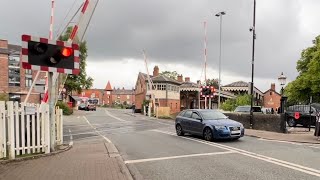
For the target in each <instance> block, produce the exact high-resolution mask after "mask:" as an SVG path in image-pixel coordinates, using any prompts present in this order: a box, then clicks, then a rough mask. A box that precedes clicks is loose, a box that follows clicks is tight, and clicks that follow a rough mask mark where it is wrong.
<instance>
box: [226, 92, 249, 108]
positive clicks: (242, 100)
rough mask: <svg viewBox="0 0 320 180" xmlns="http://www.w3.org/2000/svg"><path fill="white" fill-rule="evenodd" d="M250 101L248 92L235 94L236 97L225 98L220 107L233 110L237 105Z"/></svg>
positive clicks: (246, 103) (243, 104) (247, 103)
mask: <svg viewBox="0 0 320 180" xmlns="http://www.w3.org/2000/svg"><path fill="white" fill-rule="evenodd" d="M250 103H251V96H250V95H249V94H244V95H240V96H237V98H236V99H227V100H226V101H225V102H224V103H222V104H221V109H223V110H224V111H234V110H235V109H236V107H237V106H245V105H249V104H250Z"/></svg>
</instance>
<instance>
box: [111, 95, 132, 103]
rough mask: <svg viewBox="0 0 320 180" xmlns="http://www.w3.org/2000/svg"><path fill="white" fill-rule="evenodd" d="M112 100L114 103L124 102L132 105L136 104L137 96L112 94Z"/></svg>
mask: <svg viewBox="0 0 320 180" xmlns="http://www.w3.org/2000/svg"><path fill="white" fill-rule="evenodd" d="M112 100H113V102H115V101H120V103H121V104H122V103H123V102H125V101H126V102H127V103H129V104H132V102H135V95H134V94H119V95H117V94H113V93H112Z"/></svg>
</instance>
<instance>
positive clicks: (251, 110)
mask: <svg viewBox="0 0 320 180" xmlns="http://www.w3.org/2000/svg"><path fill="white" fill-rule="evenodd" d="M249 30H250V31H251V32H252V61H251V86H250V91H251V92H250V95H251V107H250V128H252V126H253V108H252V107H253V98H254V97H253V87H254V85H253V77H254V48H255V40H256V0H254V1H253V26H252V27H251V28H250V29H249Z"/></svg>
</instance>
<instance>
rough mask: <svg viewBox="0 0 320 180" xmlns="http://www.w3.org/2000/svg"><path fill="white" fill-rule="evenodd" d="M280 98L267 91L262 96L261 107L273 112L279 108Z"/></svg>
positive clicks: (274, 93) (276, 94)
mask: <svg viewBox="0 0 320 180" xmlns="http://www.w3.org/2000/svg"><path fill="white" fill-rule="evenodd" d="M280 99H281V96H280V95H279V94H278V93H276V92H275V91H273V90H269V91H267V92H266V93H265V94H264V97H263V102H264V104H263V106H264V107H266V108H273V110H274V111H276V109H278V108H279V107H280Z"/></svg>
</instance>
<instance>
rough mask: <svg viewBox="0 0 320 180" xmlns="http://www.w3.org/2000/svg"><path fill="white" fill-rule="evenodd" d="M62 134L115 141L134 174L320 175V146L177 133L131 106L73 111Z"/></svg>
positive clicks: (161, 176)
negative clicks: (178, 134) (122, 108)
mask: <svg viewBox="0 0 320 180" xmlns="http://www.w3.org/2000/svg"><path fill="white" fill-rule="evenodd" d="M64 134H65V137H64V140H65V141H66V142H69V141H74V142H77V143H86V142H87V141H91V140H95V139H96V138H103V139H105V140H106V141H111V142H113V143H114V144H115V146H116V147H117V148H118V150H119V151H120V154H121V156H122V158H123V159H124V161H125V163H126V164H127V166H128V168H129V170H130V172H131V174H133V176H134V177H135V178H136V179H174V180H178V179H192V180H193V179H201V180H202V179H228V180H230V179H254V180H256V179H263V180H264V179H270V180H274V179H290V180H294V179H297V180H301V179H320V146H317V145H308V144H299V143H287V142H278V141H270V140H264V139H259V138H254V137H246V136H245V137H243V138H241V139H240V140H237V141H218V142H207V141H204V140H202V139H201V137H194V136H184V137H178V136H176V135H175V129H174V122H173V121H171V120H156V119H153V118H149V117H146V116H143V115H140V114H135V115H133V114H132V113H131V111H130V110H115V109H98V110H97V111H96V112H85V111H81V112H76V113H75V115H73V116H70V117H66V118H65V123H64Z"/></svg>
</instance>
